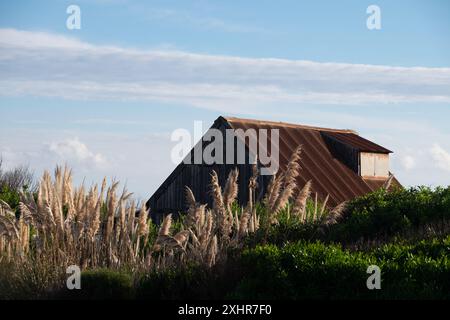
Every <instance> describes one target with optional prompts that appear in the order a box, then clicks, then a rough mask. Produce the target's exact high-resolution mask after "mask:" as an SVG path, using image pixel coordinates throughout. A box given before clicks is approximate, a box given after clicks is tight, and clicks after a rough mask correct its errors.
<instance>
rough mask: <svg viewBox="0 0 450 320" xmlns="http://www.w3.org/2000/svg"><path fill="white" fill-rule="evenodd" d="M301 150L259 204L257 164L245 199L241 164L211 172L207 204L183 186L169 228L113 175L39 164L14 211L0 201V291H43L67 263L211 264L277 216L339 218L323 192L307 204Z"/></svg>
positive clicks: (134, 269) (136, 269)
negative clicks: (96, 178) (90, 175)
mask: <svg viewBox="0 0 450 320" xmlns="http://www.w3.org/2000/svg"><path fill="white" fill-rule="evenodd" d="M300 155H301V148H300V147H299V148H297V149H296V151H295V152H294V153H293V155H292V157H291V160H290V161H289V164H288V165H287V168H286V170H285V172H284V174H281V175H277V176H274V177H273V179H272V182H271V184H270V187H269V190H268V192H267V194H266V196H265V200H264V205H263V206H261V205H259V204H256V203H255V202H254V198H255V197H254V194H255V190H256V189H257V187H258V186H257V183H256V181H257V177H258V174H259V172H258V168H257V167H256V166H254V168H253V176H252V177H251V178H250V182H249V185H248V188H249V194H250V197H249V202H248V204H247V205H246V206H244V207H239V206H237V205H235V200H236V197H237V195H238V179H239V172H238V170H237V169H235V170H232V171H231V172H230V174H229V176H228V179H227V181H226V184H225V185H224V187H223V188H222V186H221V185H220V184H219V177H218V175H217V173H216V172H215V171H212V172H211V186H210V190H211V193H212V195H213V206H212V208H207V206H206V205H204V204H201V203H198V202H197V201H196V198H195V195H194V194H193V192H192V190H191V189H189V188H188V187H186V201H187V204H188V210H187V213H186V216H185V217H184V218H183V220H182V222H181V224H180V226H179V228H173V223H174V221H173V219H172V215H171V214H169V215H167V216H165V217H164V219H163V222H162V224H161V225H160V226H159V228H158V227H157V226H156V225H154V224H153V223H152V221H151V219H150V218H149V212H148V210H147V208H146V207H145V204H144V203H141V204H138V203H135V201H134V200H133V199H132V194H131V193H128V192H127V190H126V189H123V190H122V191H121V192H118V185H119V184H118V182H112V184H111V185H110V186H109V187H108V186H107V183H106V179H104V180H103V183H102V184H101V185H100V186H99V185H94V186H92V187H91V188H89V189H86V188H85V187H84V186H80V187H77V188H76V187H74V186H73V183H72V172H71V170H69V169H68V168H67V167H66V168H61V167H57V168H56V170H55V172H54V175H53V177H52V176H51V175H50V173H49V172H45V173H44V175H43V177H42V179H41V181H40V184H39V189H38V192H37V194H33V193H30V192H22V193H21V202H20V204H19V214H17V215H16V214H15V212H14V211H13V209H12V208H11V207H10V206H9V205H8V204H7V203H5V202H1V205H0V280H1V281H0V286H1V285H3V286H6V288H1V287H0V290H3V292H4V291H5V290H6V291H8V290H13V289H16V290H15V291H21V292H24V293H25V292H26V291H27V290H30V291H32V292H33V293H34V294H42V295H45V294H46V292H48V291H51V290H53V288H58V287H60V286H61V285H62V284H63V283H64V278H65V276H66V274H65V272H66V268H67V267H68V266H70V265H78V266H80V268H81V269H82V270H86V269H100V268H108V269H112V270H127V271H128V272H131V273H134V274H139V273H141V272H150V271H158V270H161V271H164V270H167V269H171V268H176V267H180V266H187V265H192V264H195V265H201V266H204V267H206V268H211V267H212V266H215V265H217V264H220V263H225V261H226V260H227V255H228V252H229V250H230V249H240V248H242V247H243V246H244V243H245V242H244V241H243V240H244V239H245V238H246V237H247V235H248V234H251V233H255V232H256V231H258V229H260V228H263V229H264V228H265V229H267V230H268V229H269V228H270V227H271V225H273V224H277V223H278V222H279V219H282V218H283V216H284V217H286V216H287V218H288V219H296V220H297V221H299V222H300V223H308V222H318V221H319V222H320V223H321V224H322V225H323V226H326V225H329V224H334V223H336V222H337V220H338V219H339V216H340V215H341V213H342V209H343V208H344V206H343V205H341V206H338V207H337V208H335V209H333V210H328V209H327V207H326V201H325V202H324V203H323V204H322V205H321V206H319V205H318V201H317V195H316V197H315V199H313V200H312V201H313V206H312V208H313V209H311V205H308V203H310V202H311V197H310V194H311V192H310V189H311V182H308V183H307V184H306V185H305V186H302V187H301V188H299V187H298V186H297V183H296V181H297V179H296V178H297V177H298V175H299V171H300V164H299V162H300ZM290 203H291V204H292V205H289V204H290ZM261 208H264V209H263V210H261ZM175 229H177V230H176V231H175ZM8 286H9V287H8Z"/></svg>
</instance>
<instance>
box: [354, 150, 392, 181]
mask: <svg viewBox="0 0 450 320" xmlns="http://www.w3.org/2000/svg"><path fill="white" fill-rule="evenodd" d="M359 157H360V175H361V176H363V177H380V178H385V177H388V176H389V154H384V153H369V152H360V154H359Z"/></svg>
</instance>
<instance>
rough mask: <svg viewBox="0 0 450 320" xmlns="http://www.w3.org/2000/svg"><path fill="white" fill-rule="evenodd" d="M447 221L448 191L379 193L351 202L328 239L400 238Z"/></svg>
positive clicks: (421, 189)
mask: <svg viewBox="0 0 450 320" xmlns="http://www.w3.org/2000/svg"><path fill="white" fill-rule="evenodd" d="M442 220H450V187H447V188H436V189H435V190H433V189H430V188H427V187H416V188H410V189H395V190H393V191H391V192H387V191H385V190H381V189H380V190H378V191H376V192H373V193H370V194H368V195H366V196H363V197H360V198H358V199H355V200H354V201H352V202H351V203H350V205H349V207H348V210H347V214H346V218H345V219H344V220H343V221H342V222H341V223H339V224H337V225H335V226H333V228H332V230H331V232H330V238H331V239H332V240H337V241H352V240H357V239H359V238H366V239H368V238H375V237H378V236H391V235H395V234H401V233H402V232H405V231H407V230H410V229H413V228H417V227H419V226H422V225H425V224H428V223H433V222H438V221H442Z"/></svg>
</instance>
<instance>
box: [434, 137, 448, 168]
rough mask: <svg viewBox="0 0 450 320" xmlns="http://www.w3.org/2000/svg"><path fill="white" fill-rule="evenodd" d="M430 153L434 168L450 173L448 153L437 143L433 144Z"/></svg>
mask: <svg viewBox="0 0 450 320" xmlns="http://www.w3.org/2000/svg"><path fill="white" fill-rule="evenodd" d="M430 152H431V156H432V157H433V160H434V161H435V163H436V166H437V167H438V168H440V169H442V170H445V171H448V172H450V153H449V152H447V151H446V150H445V149H443V148H442V147H441V146H440V145H439V144H437V143H435V144H433V147H432V148H431V149H430Z"/></svg>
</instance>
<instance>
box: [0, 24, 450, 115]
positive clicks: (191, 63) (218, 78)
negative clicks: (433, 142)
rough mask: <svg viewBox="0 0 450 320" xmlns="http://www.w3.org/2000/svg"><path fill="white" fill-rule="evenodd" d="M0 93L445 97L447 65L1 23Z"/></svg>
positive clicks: (220, 98) (256, 99) (231, 104)
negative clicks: (135, 42)
mask: <svg viewBox="0 0 450 320" xmlns="http://www.w3.org/2000/svg"><path fill="white" fill-rule="evenodd" d="M0 79H1V80H0V95H2V96H10V95H32V96H50V97H62V98H66V99H77V100H86V99H87V100H139V101H157V102H176V103H183V104H185V105H191V106H196V107H202V108H210V109H214V110H227V112H235V113H243V112H244V111H243V110H244V109H243V108H242V107H243V106H245V112H246V113H258V112H259V111H261V110H266V111H270V110H271V109H273V106H274V105H278V106H279V105H281V104H283V105H294V106H295V105H300V104H305V103H309V104H330V105H332V104H337V105H352V104H353V105H368V104H373V103H393V104H395V103H417V102H429V103H436V102H437V103H439V102H442V103H450V68H424V67H409V68H405V67H393V66H375V65H363V64H344V63H320V62H313V61H302V60H286V59H269V58H268V59H256V58H242V57H230V56H219V55H206V54H194V53H188V52H180V51H161V50H158V51H147V50H137V49H129V48H121V47H113V46H98V45H94V44H90V43H85V42H82V41H79V40H77V39H72V38H68V37H64V36H60V35H54V34H48V33H42V32H30V31H19V30H15V29H0Z"/></svg>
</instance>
